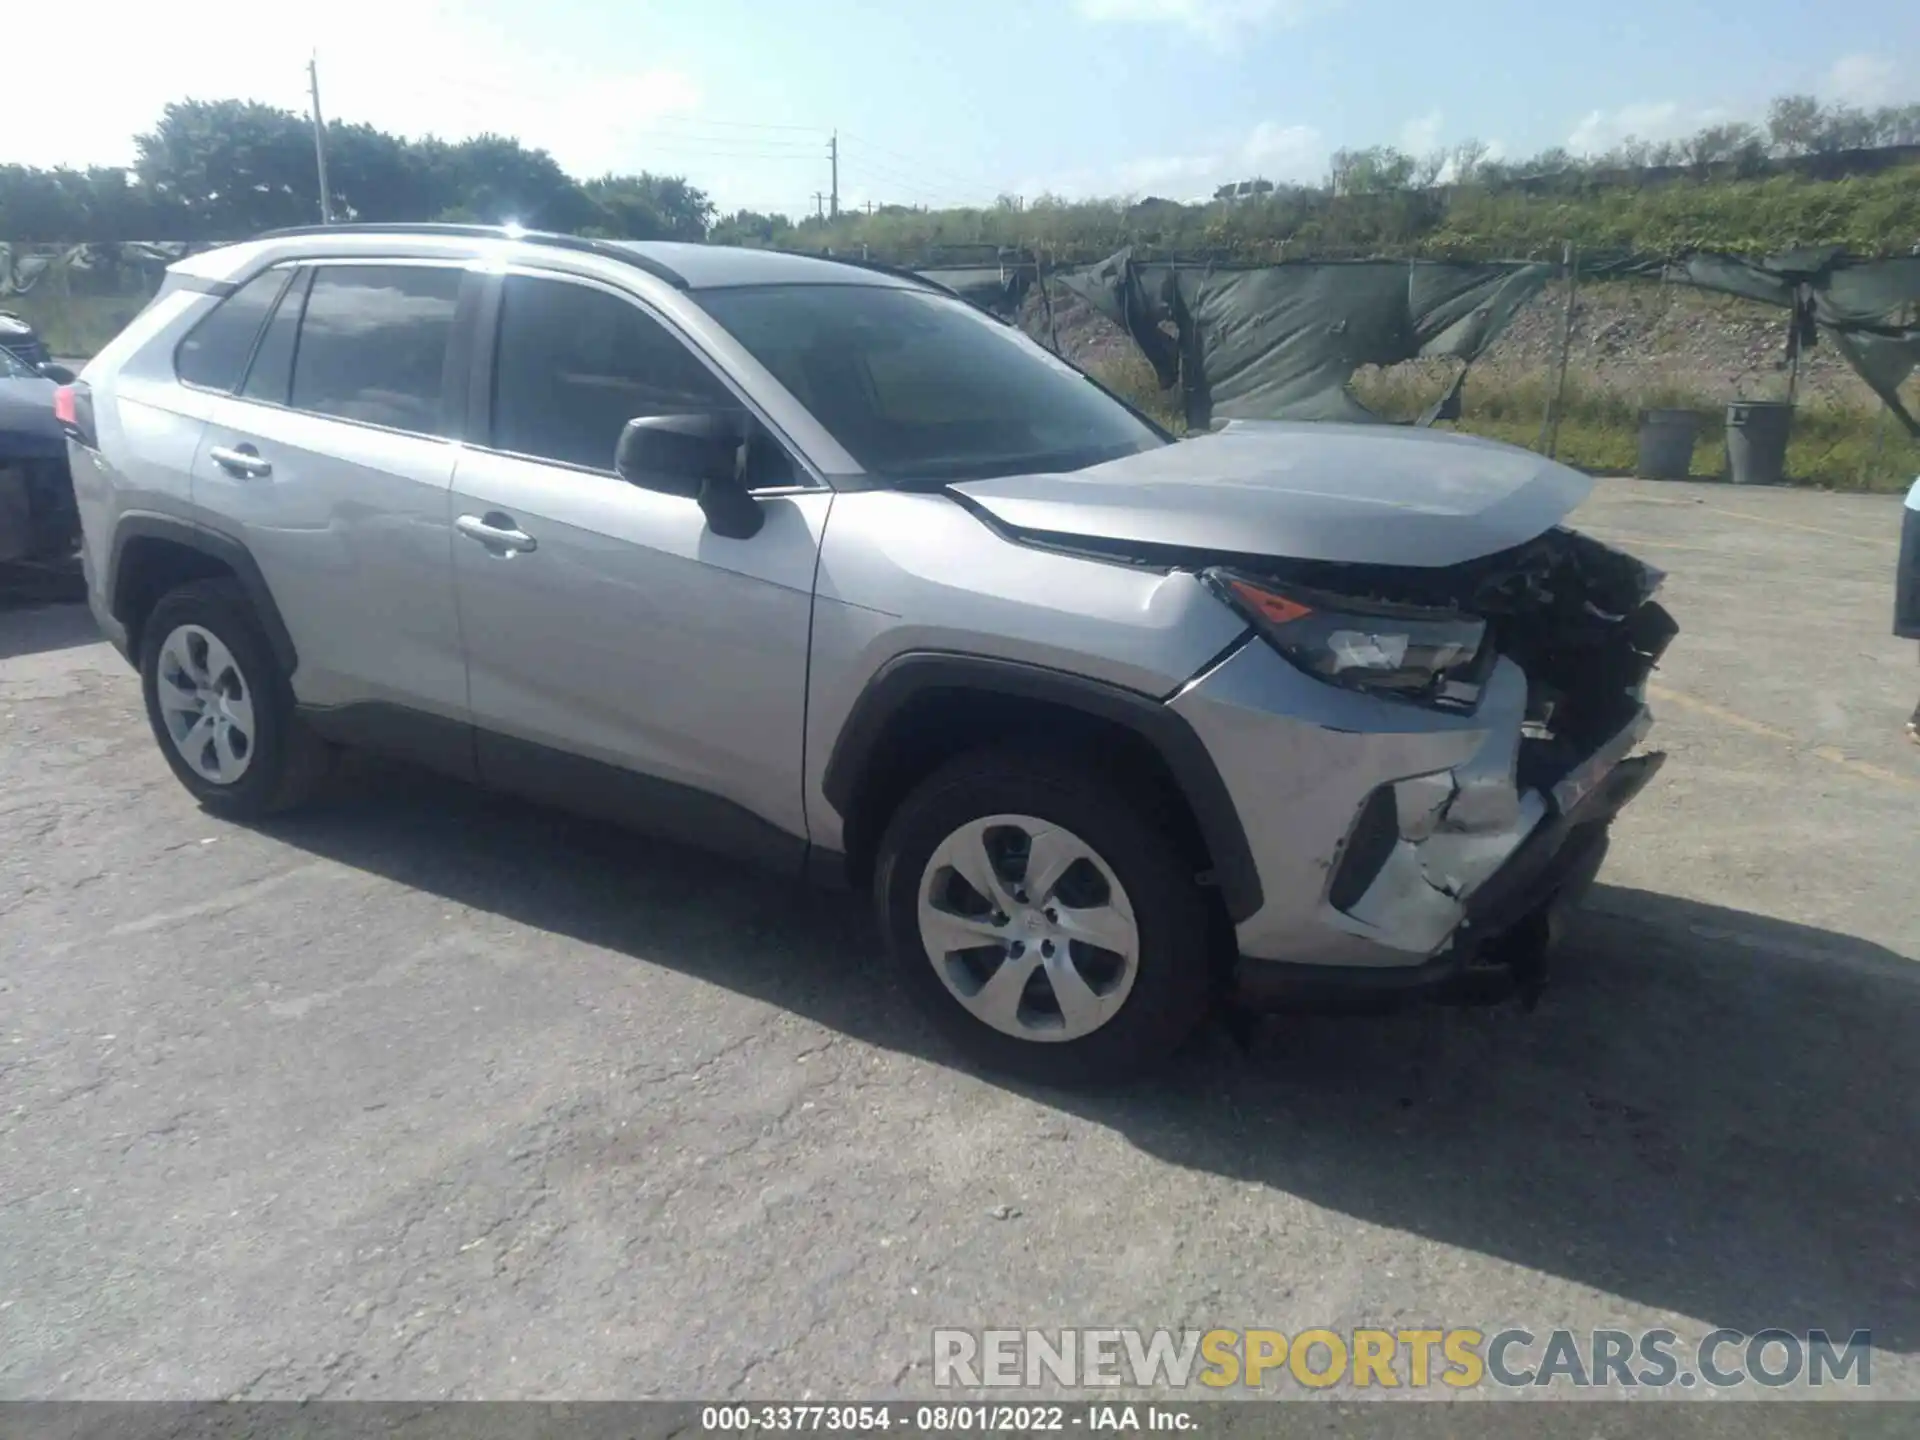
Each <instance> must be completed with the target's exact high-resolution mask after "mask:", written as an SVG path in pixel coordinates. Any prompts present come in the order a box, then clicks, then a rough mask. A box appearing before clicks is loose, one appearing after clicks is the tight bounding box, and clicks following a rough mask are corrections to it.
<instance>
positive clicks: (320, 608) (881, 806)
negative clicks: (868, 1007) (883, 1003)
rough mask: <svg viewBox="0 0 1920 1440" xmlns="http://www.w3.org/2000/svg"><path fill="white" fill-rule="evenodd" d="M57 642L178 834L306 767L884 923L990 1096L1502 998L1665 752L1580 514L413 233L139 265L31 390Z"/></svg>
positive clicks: (857, 312) (519, 253)
mask: <svg viewBox="0 0 1920 1440" xmlns="http://www.w3.org/2000/svg"><path fill="white" fill-rule="evenodd" d="M58 403H59V410H60V414H61V417H62V420H63V423H64V425H65V426H66V429H67V433H68V435H69V436H70V439H71V451H72V468H73V475H74V485H75V489H76V492H77V495H78V499H79V504H80V510H81V514H82V517H83V523H84V528H85V535H86V544H85V560H86V571H87V578H88V585H89V590H90V594H91V597H92V605H93V609H94V612H95V614H96V615H97V617H98V619H99V621H100V624H101V625H102V627H103V628H104V629H105V631H106V633H107V634H108V636H109V637H110V638H111V639H112V640H113V641H114V642H115V643H116V644H117V645H118V646H119V647H120V649H121V650H122V651H123V652H124V653H125V654H126V655H127V656H128V657H129V658H130V659H131V660H133V661H134V662H135V663H136V664H137V666H138V668H139V671H140V675H141V680H142V685H143V689H144V693H145V698H146V707H147V712H148V716H149V718H150V720H151V722H152V725H153V732H154V735H155V737H156V739H157V740H158V743H159V746H160V750H161V753H162V754H163V755H165V756H166V759H167V763H168V764H169V765H171V766H172V767H173V770H174V772H175V774H176V775H178V776H179V778H180V781H181V783H183V784H184V785H185V786H186V787H187V789H188V790H190V791H191V792H192V793H193V794H194V796H195V797H196V798H197V799H198V800H199V801H200V802H201V803H202V804H203V805H205V806H206V807H207V808H208V809H209V810H212V811H214V812H216V813H219V814H222V815H228V816H233V817H236V818H242V819H244V818H249V817H254V816H260V815H264V814H266V813H268V812H270V811H274V810H278V809H281V808H283V807H286V806H289V805H291V804H293V803H294V802H296V801H298V800H300V799H303V798H304V797H306V796H307V795H309V794H310V793H311V792H312V790H313V789H314V787H315V785H316V784H317V783H318V782H320V780H321V779H322V778H323V777H324V775H325V773H326V770H327V762H328V757H329V755H330V753H331V752H332V750H333V749H334V747H337V746H341V745H350V746H368V747H376V748H379V749H382V750H385V751H389V752H395V753H398V754H400V755H402V756H406V757H411V758H412V759H414V760H417V761H420V762H423V763H425V764H427V765H431V766H434V767H436V768H438V769H441V770H445V771H449V772H451V773H453V774H454V775H458V776H463V777H466V778H469V779H473V780H477V781H480V782H483V783H485V784H488V785H492V786H498V787H501V788H503V789H507V790H512V791H517V792H521V793H523V794H527V795H531V796H536V797H540V798H544V799H548V800H552V801H555V802H558V803H561V804H564V805H567V806H570V807H574V808H578V809H581V810H586V811H591V812H594V813H596V814H599V815H603V816H608V817H613V818H616V819H618V820H620V821H623V822H627V823H629V824H632V825H635V826H638V827H641V828H644V829H647V830H650V831H655V832H661V833H666V834H669V835H673V836H678V837H683V838H685V839H686V840H688V841H691V842H694V843H697V844H700V845H703V846H706V847H708V848H710V849H713V850H716V851H721V852H725V853H727V854H729V855H737V856H748V857H752V858H754V859H756V860H759V861H762V862H765V863H766V864H768V865H770V866H772V867H774V868H776V869H779V870H785V871H787V872H789V873H792V874H805V875H808V876H810V877H813V878H815V879H817V880H820V881H823V882H827V883H835V884H855V885H862V886H870V887H871V888H872V891H873V894H874V897H875V903H876V908H877V911H878V916H879V923H880V928H881V930H882V931H883V933H884V936H885V940H886V944H887V946H888V948H889V950H890V952H891V953H892V955H893V957H894V959H895V961H896V962H897V965H898V969H899V975H900V978H901V981H902V983H903V984H904V985H905V986H906V987H907V988H908V989H909V990H910V991H912V992H913V993H914V994H915V995H916V996H917V997H918V998H919V999H920V1000H921V1001H922V1002H923V1003H924V1004H925V1006H926V1007H927V1009H928V1010H929V1012H930V1013H931V1014H932V1016H933V1017H934V1018H935V1019H936V1020H937V1021H938V1022H939V1023H940V1024H941V1025H942V1027H943V1028H944V1029H945V1030H946V1031H948V1032H949V1033H950V1034H951V1036H952V1037H953V1038H954V1039H955V1040H956V1041H957V1042H958V1044H959V1045H960V1046H961V1047H962V1048H963V1049H964V1050H965V1051H967V1052H968V1053H969V1054H970V1055H971V1056H972V1057H974V1058H975V1059H976V1060H978V1061H980V1062H981V1063H984V1064H987V1065H991V1066H995V1067H1000V1068H1005V1069H1011V1070H1015V1071H1019V1072H1023V1073H1025V1074H1027V1075H1029V1076H1033V1077H1037V1078H1041V1079H1044V1080H1054V1081H1067V1080H1080V1079H1097V1078H1112V1077H1116V1076H1120V1075H1123V1074H1126V1073H1129V1072H1132V1071H1134V1070H1137V1069H1140V1068H1142V1067H1145V1066H1147V1065H1149V1064H1151V1063H1152V1062H1155V1061H1157V1060H1160V1059H1162V1058H1163V1057H1165V1056H1166V1055H1168V1054H1169V1053H1170V1052H1171V1051H1173V1050H1174V1049H1175V1048H1176V1047H1177V1046H1178V1045H1179V1044H1180V1043H1181V1041H1182V1040H1183V1039H1184V1038H1185V1037H1186V1036H1187V1035H1188V1034H1189V1033H1190V1032H1192V1031H1193V1030H1194V1028H1195V1026H1196V1025H1197V1024H1198V1023H1199V1021H1200V1020H1201V1018H1202V1017H1203V1015H1205V1014H1206V1013H1207V1011H1208V1009H1209V1007H1210V1005H1212V1004H1213V1003H1215V1002H1216V1001H1220V1000H1228V999H1231V1000H1237V1001H1240V1002H1243V1003H1246V1002H1271V1001H1273V1000H1275V999H1279V998H1285V997H1291V996H1296V995H1302V994H1311V993H1315V992H1321V991H1325V990H1328V989H1334V990H1342V991H1353V990H1360V991H1372V990H1415V989H1423V988H1427V987H1447V986H1460V985H1463V984H1470V985H1476V986H1477V985H1480V984H1483V983H1488V982H1490V981H1492V980H1497V979H1500V978H1502V977H1504V978H1506V979H1508V980H1512V979H1514V978H1516V977H1517V978H1520V979H1523V980H1524V979H1527V978H1528V977H1530V976H1531V975H1532V973H1533V972H1534V971H1535V969H1536V968H1537V957H1538V955H1539V954H1540V953H1541V951H1542V949H1543V947H1544V943H1545V939H1546V937H1547V935H1548V933H1549V931H1550V929H1551V922H1552V921H1553V919H1554V917H1555V916H1556V915H1558V914H1559V913H1560V911H1561V910H1562V909H1563V908H1564V907H1565V905H1566V904H1567V903H1568V902H1569V901H1571V900H1572V899H1573V898H1574V897H1575V896H1577V895H1578V893H1579V892H1580V891H1581V889H1582V888H1583V887H1584V886H1585V885H1586V884H1587V882H1588V881H1589V880H1590V879H1591V878H1592V876H1593V874H1594V872H1595V870H1596V869H1597V868H1598V866H1599V864H1600V860H1601V856H1602V854H1603V852H1604V850H1605V847H1606V842H1607V830H1608V825H1609V823H1610V822H1611V820H1612V818H1613V816H1614V814H1615V812H1616V811H1617V810H1618V809H1619V808H1620V807H1621V806H1622V805H1623V804H1625V803H1626V802H1627V800H1629V799H1630V798H1631V797H1632V796H1633V795H1634V794H1635V793H1636V792H1637V791H1638V790H1639V789H1640V787H1641V786H1643V785H1644V784H1645V782H1646V780H1647V779H1648V777H1649V776H1650V775H1651V774H1652V772H1653V771H1654V769H1655V768H1656V767H1657V765H1658V763H1659V760H1660V758H1661V757H1659V756H1658V755H1637V756H1630V755H1629V752H1630V751H1632V750H1634V749H1635V747H1636V745H1637V743H1638V742H1639V740H1640V739H1641V737H1642V735H1643V734H1644V732H1645V730H1646V728H1647V725H1648V716H1647V712H1646V709H1645V706H1644V704H1643V690H1644V681H1645V678H1646V675H1647V673H1648V671H1649V670H1650V669H1651V667H1652V666H1653V664H1654V662H1655V660H1656V659H1657V658H1658V656H1659V655H1660V653H1661V651H1662V649H1663V648H1664V647H1665V645H1666V643H1667V642H1668V640H1669V639H1670V638H1671V636H1672V634H1673V630H1674V627H1673V624H1672V622H1671V621H1670V620H1669V619H1668V618H1667V616H1666V614H1665V612H1664V611H1662V610H1661V609H1660V608H1659V607H1658V606H1657V605H1655V604H1653V603H1652V602H1651V600H1650V596H1651V595H1652V593H1653V591H1654V588H1655V586H1656V585H1657V583H1658V581H1659V575H1658V573H1657V572H1655V571H1653V570H1650V569H1648V568H1647V567H1645V566H1643V565H1641V564H1640V563H1639V562H1638V561H1635V560H1633V559H1631V558H1629V557H1627V556H1625V555H1622V554H1620V553H1619V552H1617V551H1614V550H1611V549H1609V548H1607V547H1606V546H1604V545H1602V544H1600V543H1598V542H1596V541H1594V540H1592V539H1589V538H1586V537H1584V536H1582V535H1580V534H1578V533H1575V532H1573V531H1570V530H1566V529H1563V528H1558V522H1559V521H1560V520H1561V519H1562V517H1563V516H1564V515H1565V514H1566V513H1567V512H1568V511H1569V510H1571V509H1572V508H1573V507H1574V506H1575V505H1576V504H1577V503H1578V502H1579V501H1580V500H1581V498H1582V497H1583V496H1584V495H1585V493H1586V491H1587V481H1586V480H1585V479H1584V478H1583V477H1581V476H1580V475H1578V474H1576V473H1574V472H1573V471H1571V470H1567V469H1564V468H1562V467H1559V466H1556V465H1553V464H1550V463H1547V462H1545V461H1543V460H1541V459H1539V458H1538V457H1536V456H1533V455H1530V454H1527V453H1525V452H1523V451H1519V450H1515V449H1510V448H1507V447H1504V446H1500V445H1494V444H1489V443H1485V442H1482V441H1478V440H1472V439H1466V438H1461V437H1456V436H1451V435H1445V434H1438V433H1433V432H1428V431H1420V430H1412V429H1400V428H1394V427H1386V426H1381V427H1345V426H1335V425H1311V426H1296V425H1283V424H1231V425H1228V426H1226V427H1224V428H1223V429H1220V430H1218V431H1216V432H1215V433H1212V434H1207V435H1203V436H1200V437H1197V438H1193V439H1188V440H1183V441H1176V440H1174V439H1173V437H1171V436H1169V435H1168V434H1166V433H1165V432H1163V431H1162V430H1160V429H1159V428H1158V427H1157V426H1155V425H1154V424H1153V423H1152V422H1151V421H1149V420H1147V419H1145V418H1143V417H1142V416H1141V415H1140V414H1138V413H1136V412H1135V411H1133V410H1132V409H1130V408H1129V407H1128V406H1126V405H1125V404H1123V403H1121V402H1120V401H1119V400H1117V399H1115V398H1114V397H1113V396H1112V395H1110V394H1109V393H1107V392H1106V391H1105V390H1103V389H1102V388H1100V387H1099V386H1098V385H1096V384H1095V383H1093V382H1092V381H1091V380H1089V379H1088V378H1087V377H1086V376H1084V375H1082V374H1081V373H1080V372H1078V371H1077V370H1075V369H1073V368H1072V367H1071V366H1069V365H1067V364H1065V363H1063V362H1062V361H1060V360H1058V359H1056V358H1055V357H1054V356H1052V355H1051V354H1049V353H1047V352H1046V351H1045V350H1043V349H1041V348H1040V347H1038V346H1036V345H1034V344H1032V343H1031V342H1029V341H1028V340H1027V339H1026V338H1025V337H1024V336H1023V335H1022V334H1021V333H1020V332H1019V331H1018V330H1017V329H1014V328H1010V327H1008V326H1006V325H1003V324H1001V323H999V322H997V321H995V320H993V319H991V318H990V317H988V316H986V315H984V314H981V313H979V312H978V311H976V310H974V309H972V308H970V307H969V306H967V305H966V304H964V303H962V302H961V301H960V300H958V299H957V298H955V297H954V296H952V295H951V294H949V293H947V292H945V291H943V290H941V289H939V288H938V287H936V286H933V285H931V284H929V283H926V282H924V281H921V280H918V279H917V278H915V277H913V276H911V275H906V274H901V273H895V272H891V271H885V270H881V269H878V268H874V267H870V266H862V265H857V264H852V263H846V262H839V261H834V260H828V259H813V258H805V257H800V256H795V255H786V254H776V253H770V252H763V251H752V250H734V249H724V248H718V247H706V246H698V245H677V244H614V243H607V242H595V241H586V240H578V239H570V238H563V237H555V236H540V235H529V234H523V233H520V232H517V231H495V230H476V229H466V228H456V227H433V226H416V227H403V228H379V227H374V228H357V227H349V228H344V229H343V228H333V229H326V230H315V231H293V232H284V233H280V234H274V235H268V236H265V237H263V238H261V239H258V240H254V241H250V242H248V243H245V244H240V245H234V246H229V247H227V248H225V249H221V250H215V251H212V252H209V253H206V254H201V255H196V256H193V257H192V258H190V259H187V260H183V261H181V262H179V263H178V264H176V265H175V266H173V268H172V270H171V271H170V272H169V278H168V280H167V282H166V285H165V288H164V289H163V290H162V291H161V293H160V295H159V297H158V298H157V299H156V300H155V301H154V302H153V304H152V305H151V306H150V307H149V308H148V309H147V310H146V311H145V313H143V314H142V315H141V316H140V317H139V318H138V319H137V320H136V321H135V322H134V323H133V324H132V325H131V326H130V327H129V328H128V329H127V330H126V331H125V333H123V334H122V335H121V336H120V337H119V338H118V339H116V340H115V341H114V342H113V343H112V344H111V345H110V346H109V347H108V348H107V349H106V350H105V351H104V352H103V353H102V354H101V355H100V356H99V357H98V358H97V359H95V360H94V361H93V363H91V364H90V365H88V366H87V368H86V371H85V373H84V375H83V376H82V377H81V378H80V380H79V381H78V382H77V383H75V384H74V385H72V386H70V387H67V388H66V389H64V390H62V391H61V392H60V396H59V402H58Z"/></svg>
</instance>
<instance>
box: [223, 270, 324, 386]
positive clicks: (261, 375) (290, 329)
mask: <svg viewBox="0 0 1920 1440" xmlns="http://www.w3.org/2000/svg"><path fill="white" fill-rule="evenodd" d="M311 277H312V272H311V271H307V270H302V271H300V272H299V274H298V275H296V276H295V277H294V281H293V284H291V285H289V286H288V287H287V289H286V293H285V294H283V295H282V296H281V297H280V304H279V305H278V306H277V307H276V308H275V309H274V312H273V318H272V319H271V320H269V321H267V328H266V331H265V333H264V334H262V335H261V337H260V344H259V345H258V346H257V347H255V349H254V352H253V364H252V365H250V366H248V367H247V383H246V384H245V385H243V386H241V387H240V393H241V394H242V395H245V396H247V397H248V398H250V399H253V400H271V401H272V402H273V403H274V404H276V405H284V404H286V403H287V387H288V386H289V385H290V384H291V383H292V380H293V337H294V334H295V332H296V331H297V330H298V329H299V327H300V307H301V305H302V304H303V303H305V301H306V298H307V281H308V280H309V279H310V278H311Z"/></svg>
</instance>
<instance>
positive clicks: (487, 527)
mask: <svg viewBox="0 0 1920 1440" xmlns="http://www.w3.org/2000/svg"><path fill="white" fill-rule="evenodd" d="M453 528H454V529H456V530H458V531H459V532H460V533H461V534H462V535H464V536H466V537H467V538H468V539H469V540H478V541H479V542H480V543H481V544H482V545H484V546H486V547H487V549H488V550H490V551H492V552H493V553H494V554H496V555H518V554H523V553H525V552H526V551H529V550H538V549H539V548H540V542H539V541H538V540H535V539H534V538H533V537H532V536H531V535H529V534H527V532H526V531H524V530H522V529H521V528H520V527H519V526H518V525H516V524H514V522H513V517H512V516H511V515H502V514H501V513H500V512H499V511H498V510H489V511H488V512H487V513H486V514H485V515H462V516H461V517H460V518H459V519H457V520H455V521H454V522H453Z"/></svg>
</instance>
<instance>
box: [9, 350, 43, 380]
mask: <svg viewBox="0 0 1920 1440" xmlns="http://www.w3.org/2000/svg"><path fill="white" fill-rule="evenodd" d="M39 373H40V372H39V371H38V370H35V369H34V368H33V367H32V366H31V365H29V364H27V363H26V362H25V361H24V360H21V359H19V358H18V357H17V356H15V355H13V354H12V353H11V352H10V351H8V350H7V349H6V348H5V347H4V346H0V380H31V379H34V378H35V377H37V376H38V375H39Z"/></svg>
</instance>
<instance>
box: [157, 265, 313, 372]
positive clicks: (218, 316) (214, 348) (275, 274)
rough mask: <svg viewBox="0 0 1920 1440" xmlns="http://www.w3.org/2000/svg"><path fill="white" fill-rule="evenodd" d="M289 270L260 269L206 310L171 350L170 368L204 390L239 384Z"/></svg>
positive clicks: (285, 281)
mask: <svg viewBox="0 0 1920 1440" xmlns="http://www.w3.org/2000/svg"><path fill="white" fill-rule="evenodd" d="M289 273H290V272H288V271H286V270H266V271H263V272H262V273H260V274H258V275H256V276H254V277H253V279H251V280H249V281H248V282H247V283H246V284H244V285H242V286H241V287H240V288H239V289H238V290H236V291H234V292H233V293H232V294H231V295H229V296H227V297H226V299H224V300H222V301H221V302H220V303H219V304H218V305H216V306H214V307H213V309H212V310H210V311H208V312H207V315H206V317H205V318H204V319H203V320H201V322H200V323H199V324H198V325H196V326H194V327H193V329H191V330H190V331H188V332H187V338H186V339H184V340H182V341H181V342H180V348H179V349H177V350H175V351H174V352H173V373H174V374H175V375H177V376H179V377H180V379H181V380H183V381H185V382H186V383H187V384H189V385H198V386H200V387H202V388H203V389H207V390H231V389H233V387H234V386H236V385H238V384H239V383H240V374H241V372H242V371H244V370H245V369H246V368H247V357H248V356H249V355H251V354H252V353H253V341H254V337H255V336H257V335H258V334H259V333H260V326H261V324H262V323H263V322H264V321H265V320H266V318H267V312H268V311H269V310H271V309H273V302H274V301H275V300H277V299H279V298H280V291H281V289H282V288H283V287H284V286H285V285H286V283H287V277H288V275H289Z"/></svg>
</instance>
